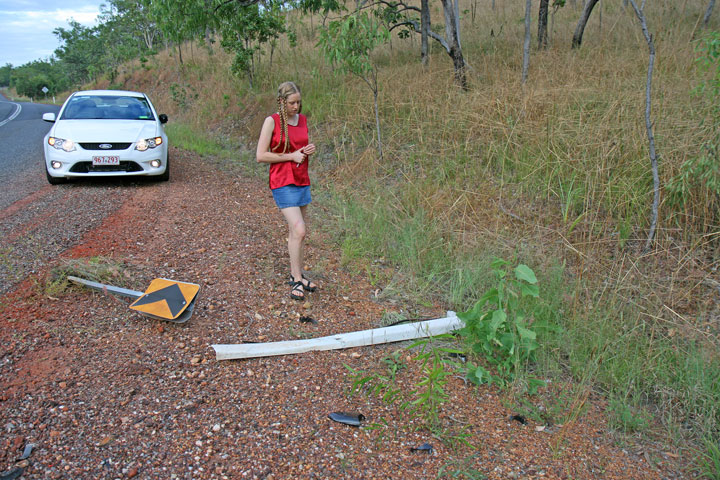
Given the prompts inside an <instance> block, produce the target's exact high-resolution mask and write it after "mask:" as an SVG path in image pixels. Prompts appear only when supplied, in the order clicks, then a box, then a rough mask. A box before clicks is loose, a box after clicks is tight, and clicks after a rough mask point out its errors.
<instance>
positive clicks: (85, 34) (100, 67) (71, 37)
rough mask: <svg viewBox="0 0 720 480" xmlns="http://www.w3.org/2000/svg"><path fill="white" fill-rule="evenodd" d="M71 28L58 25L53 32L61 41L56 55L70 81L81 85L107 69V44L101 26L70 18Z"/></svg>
mask: <svg viewBox="0 0 720 480" xmlns="http://www.w3.org/2000/svg"><path fill="white" fill-rule="evenodd" d="M68 23H69V24H70V27H71V28H69V29H65V28H63V27H58V28H56V29H55V30H53V34H54V35H55V36H56V37H57V38H58V40H59V41H60V42H61V45H60V47H58V48H57V49H56V50H55V56H56V57H57V58H58V59H59V60H60V61H61V62H62V63H63V65H64V67H65V68H64V70H65V71H66V73H67V76H68V78H69V80H70V82H71V83H72V84H74V85H79V84H82V83H86V82H89V81H92V80H93V79H95V78H96V77H97V75H99V74H101V73H102V72H104V71H105V68H106V66H105V44H104V42H103V40H102V38H101V36H100V29H99V27H86V26H84V25H81V24H80V23H78V22H76V21H75V20H70V22H68Z"/></svg>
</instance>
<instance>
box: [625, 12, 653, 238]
mask: <svg viewBox="0 0 720 480" xmlns="http://www.w3.org/2000/svg"><path fill="white" fill-rule="evenodd" d="M630 5H632V8H633V10H635V15H636V16H637V18H638V20H639V21H640V28H641V29H642V33H643V36H644V37H645V41H646V42H647V45H648V54H649V55H648V69H647V79H646V82H645V130H646V131H647V136H648V148H649V150H650V167H651V169H652V176H653V202H652V210H651V214H650V230H649V232H648V236H647V240H646V241H645V248H644V251H646V252H647V251H649V250H650V247H651V246H652V244H653V241H654V239H655V228H656V226H657V221H658V207H659V205H660V175H659V173H658V160H657V154H656V152H655V135H654V134H653V121H652V118H651V117H650V112H651V110H650V107H651V103H652V102H651V98H652V97H651V95H652V74H653V68H654V65H655V42H654V41H653V37H652V35H651V34H650V31H649V30H648V26H647V20H646V18H645V12H644V9H645V0H643V2H642V5H641V6H640V7H638V6H637V4H636V3H635V0H630Z"/></svg>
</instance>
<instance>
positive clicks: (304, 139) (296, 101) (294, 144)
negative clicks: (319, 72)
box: [256, 82, 317, 300]
mask: <svg viewBox="0 0 720 480" xmlns="http://www.w3.org/2000/svg"><path fill="white" fill-rule="evenodd" d="M277 102H278V111H277V113H274V114H272V115H270V116H269V117H267V118H266V119H265V122H264V123H263V126H262V130H261V132H260V139H259V140H258V145H257V153H256V157H257V161H258V162H260V163H267V164H269V165H270V189H271V190H272V194H273V198H274V199H275V204H276V205H277V206H278V208H279V209H280V212H282V214H283V216H284V217H285V220H286V221H287V224H288V228H289V235H288V251H289V253H290V282H289V284H290V287H291V289H290V298H293V299H294V300H304V299H305V292H306V291H307V292H314V291H315V290H316V289H317V285H315V284H314V283H313V282H312V281H310V280H309V279H307V278H306V277H305V275H303V271H302V267H303V246H304V244H305V235H306V225H305V219H306V218H307V217H306V215H307V206H308V205H309V204H310V202H311V201H312V198H311V196H310V177H309V176H308V159H309V158H310V155H312V154H313V153H315V145H313V144H312V143H310V142H309V136H308V127H307V118H306V117H305V115H303V114H301V113H300V112H301V110H302V99H301V98H300V89H299V88H298V86H297V85H295V84H294V83H293V82H285V83H283V84H281V85H280V87H278V91H277Z"/></svg>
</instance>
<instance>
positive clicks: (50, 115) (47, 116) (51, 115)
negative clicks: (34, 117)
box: [42, 112, 55, 123]
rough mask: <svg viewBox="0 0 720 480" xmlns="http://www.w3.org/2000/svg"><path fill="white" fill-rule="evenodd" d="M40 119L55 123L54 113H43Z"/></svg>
mask: <svg viewBox="0 0 720 480" xmlns="http://www.w3.org/2000/svg"><path fill="white" fill-rule="evenodd" d="M42 119H43V120H45V121H46V122H50V123H55V114H54V113H52V112H48V113H43V116H42Z"/></svg>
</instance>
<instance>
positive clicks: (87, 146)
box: [80, 142, 130, 150]
mask: <svg viewBox="0 0 720 480" xmlns="http://www.w3.org/2000/svg"><path fill="white" fill-rule="evenodd" d="M100 145H110V146H111V147H110V148H100ZM80 146H81V147H82V148H83V150H126V149H127V148H129V147H130V144H129V143H110V142H103V143H81V144H80Z"/></svg>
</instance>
